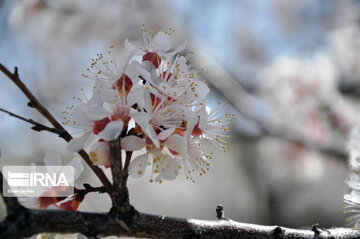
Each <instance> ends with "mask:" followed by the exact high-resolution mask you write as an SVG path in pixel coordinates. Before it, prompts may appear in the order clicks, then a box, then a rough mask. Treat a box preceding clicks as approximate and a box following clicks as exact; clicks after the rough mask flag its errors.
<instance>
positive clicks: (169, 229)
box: [0, 208, 360, 239]
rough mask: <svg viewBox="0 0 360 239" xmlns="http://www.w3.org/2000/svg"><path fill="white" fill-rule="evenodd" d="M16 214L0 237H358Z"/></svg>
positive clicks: (348, 232) (104, 216)
mask: <svg viewBox="0 0 360 239" xmlns="http://www.w3.org/2000/svg"><path fill="white" fill-rule="evenodd" d="M16 215H17V216H16V217H11V218H10V217H7V218H6V220H5V221H4V222H3V223H1V224H0V238H3V239H7V238H22V237H25V236H31V235H34V234H38V233H50V232H51V233H82V234H84V235H86V236H89V237H95V238H96V237H103V236H132V237H147V238H343V239H345V238H359V237H360V233H359V232H358V231H354V230H352V229H349V228H330V229H320V228H315V229H313V230H297V229H290V228H285V227H279V226H260V225H253V224H246V223H239V222H235V221H232V220H226V219H220V220H214V221H206V220H196V219H185V218H174V217H166V216H156V215H150V214H145V213H139V214H138V216H137V217H136V219H135V220H134V222H133V224H132V226H131V231H128V230H126V229H124V228H123V227H122V226H120V225H119V224H118V222H117V221H116V220H115V219H114V218H113V217H112V216H110V215H109V213H88V212H71V211H63V210H36V209H25V208H21V209H20V210H19V211H18V212H17V214H16Z"/></svg>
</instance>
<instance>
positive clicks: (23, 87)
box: [0, 63, 112, 195]
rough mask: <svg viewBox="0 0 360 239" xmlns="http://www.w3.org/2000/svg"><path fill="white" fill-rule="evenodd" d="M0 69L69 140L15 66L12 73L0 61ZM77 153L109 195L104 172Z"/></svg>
mask: <svg viewBox="0 0 360 239" xmlns="http://www.w3.org/2000/svg"><path fill="white" fill-rule="evenodd" d="M0 71H2V72H3V73H4V74H5V75H6V76H7V77H8V78H9V79H10V80H11V81H12V82H13V83H14V84H15V85H16V86H17V87H18V88H19V89H20V90H21V91H22V92H23V94H24V95H25V96H26V97H27V98H28V99H29V101H30V102H29V103H28V106H30V107H32V108H35V109H36V110H37V111H38V112H39V113H40V114H41V115H43V116H44V117H45V118H46V119H47V120H48V121H49V122H50V123H51V124H52V125H53V126H54V128H55V129H57V130H59V131H62V132H63V134H62V138H63V139H64V140H66V141H67V142H69V141H70V140H71V139H72V136H71V135H70V134H69V133H68V132H67V131H66V130H65V129H64V128H63V127H62V125H61V124H60V123H59V122H58V121H57V120H56V119H55V117H54V116H53V115H52V114H51V113H50V112H49V111H48V110H47V109H46V108H45V107H44V106H43V105H42V104H41V103H40V101H39V100H38V99H37V98H36V97H35V96H34V95H33V94H32V93H31V91H30V90H29V89H28V88H27V87H26V85H25V84H24V83H23V82H22V81H21V80H20V78H19V74H18V70H17V67H15V71H14V73H11V72H10V71H9V70H8V69H7V68H6V67H5V66H4V65H2V64H1V63H0ZM78 153H79V155H80V156H81V157H82V158H83V159H84V161H85V162H86V164H87V165H89V167H90V168H91V169H92V170H93V172H94V173H95V174H96V176H97V177H98V178H99V179H100V181H101V182H102V184H103V185H104V186H105V187H106V190H107V192H108V193H109V195H111V192H112V186H111V183H110V181H109V179H108V178H107V177H106V175H105V174H104V172H103V171H102V170H101V169H100V168H99V167H97V166H96V165H93V164H92V162H91V160H90V158H89V155H88V154H87V153H86V152H85V151H84V150H81V151H79V152H78Z"/></svg>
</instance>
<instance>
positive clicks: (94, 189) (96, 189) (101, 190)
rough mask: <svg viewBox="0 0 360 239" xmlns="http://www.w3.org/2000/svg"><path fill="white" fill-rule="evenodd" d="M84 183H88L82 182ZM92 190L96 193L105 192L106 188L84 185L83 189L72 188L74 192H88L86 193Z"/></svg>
mask: <svg viewBox="0 0 360 239" xmlns="http://www.w3.org/2000/svg"><path fill="white" fill-rule="evenodd" d="M85 185H89V184H84V186H85ZM92 192H98V193H104V192H106V188H105V187H91V186H90V187H86V188H83V189H78V188H75V189H74V193H75V194H76V193H80V194H88V193H92Z"/></svg>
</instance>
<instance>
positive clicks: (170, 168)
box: [155, 158, 180, 182]
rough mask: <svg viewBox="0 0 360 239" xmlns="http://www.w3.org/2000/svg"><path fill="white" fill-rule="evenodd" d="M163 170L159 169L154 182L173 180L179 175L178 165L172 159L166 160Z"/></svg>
mask: <svg viewBox="0 0 360 239" xmlns="http://www.w3.org/2000/svg"><path fill="white" fill-rule="evenodd" d="M164 165H165V167H164V170H162V168H160V170H159V175H157V176H156V178H155V182H160V179H164V180H174V179H175V178H176V177H177V176H178V174H179V170H180V169H179V165H178V163H177V162H176V160H175V159H173V158H168V159H167V160H166V161H165V164H164Z"/></svg>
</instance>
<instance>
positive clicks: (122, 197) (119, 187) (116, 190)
mask: <svg viewBox="0 0 360 239" xmlns="http://www.w3.org/2000/svg"><path fill="white" fill-rule="evenodd" d="M120 142H121V137H119V138H118V139H116V140H114V141H111V142H109V143H110V162H111V173H112V177H113V193H112V196H113V199H114V200H113V206H114V207H113V209H112V211H111V212H112V215H113V217H114V218H115V219H116V221H117V222H118V223H119V224H120V225H121V226H122V227H124V228H125V229H126V230H128V231H130V228H129V227H131V226H132V224H133V221H134V220H135V217H136V216H137V214H138V212H137V211H136V210H135V208H134V207H133V206H132V205H131V204H130V200H129V191H128V188H127V186H126V184H127V179H128V176H129V174H128V173H127V171H126V172H124V171H123V170H122V159H121V143H120ZM126 158H127V159H128V157H126Z"/></svg>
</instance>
